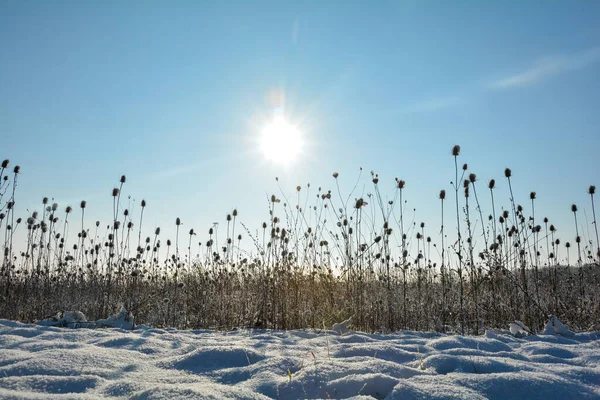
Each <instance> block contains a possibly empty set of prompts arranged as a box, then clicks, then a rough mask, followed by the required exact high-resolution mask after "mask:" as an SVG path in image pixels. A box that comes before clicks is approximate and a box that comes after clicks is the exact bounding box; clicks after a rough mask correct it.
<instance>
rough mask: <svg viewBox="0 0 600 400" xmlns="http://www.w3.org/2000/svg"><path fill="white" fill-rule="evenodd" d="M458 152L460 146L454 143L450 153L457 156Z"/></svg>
mask: <svg viewBox="0 0 600 400" xmlns="http://www.w3.org/2000/svg"><path fill="white" fill-rule="evenodd" d="M459 154H460V146H459V145H457V144H455V145H454V147H452V155H453V156H454V157H458V155H459Z"/></svg>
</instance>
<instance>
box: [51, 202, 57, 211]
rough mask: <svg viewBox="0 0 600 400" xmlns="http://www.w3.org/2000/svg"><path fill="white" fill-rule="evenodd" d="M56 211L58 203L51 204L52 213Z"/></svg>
mask: <svg viewBox="0 0 600 400" xmlns="http://www.w3.org/2000/svg"><path fill="white" fill-rule="evenodd" d="M56 210H58V203H53V204H52V211H56Z"/></svg>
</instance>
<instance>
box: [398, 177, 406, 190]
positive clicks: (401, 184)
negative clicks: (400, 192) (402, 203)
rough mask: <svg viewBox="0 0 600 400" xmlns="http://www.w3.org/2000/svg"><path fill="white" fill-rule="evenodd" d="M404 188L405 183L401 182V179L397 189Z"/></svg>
mask: <svg viewBox="0 0 600 400" xmlns="http://www.w3.org/2000/svg"><path fill="white" fill-rule="evenodd" d="M404 186H406V182H405V181H403V180H402V179H399V180H398V189H404Z"/></svg>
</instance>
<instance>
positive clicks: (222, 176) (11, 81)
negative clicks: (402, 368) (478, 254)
mask: <svg viewBox="0 0 600 400" xmlns="http://www.w3.org/2000/svg"><path fill="white" fill-rule="evenodd" d="M323 3H325V4H323ZM599 17H600V3H598V2H590V1H574V2H547V1H525V2H461V1H459V2H416V1H390V2H349V1H343V2H342V1H340V2H333V1H331V2H296V3H293V2H192V1H190V2H183V1H182V2H135V1H130V2H113V1H103V2H79V1H73V2H37V3H36V2H20V1H3V2H2V3H0V49H2V51H1V52H0V132H1V143H2V145H1V147H0V150H1V151H0V157H3V158H10V159H11V161H12V162H13V165H14V164H20V165H21V167H22V176H21V179H20V183H19V189H18V194H17V209H18V210H20V212H21V213H22V214H23V215H24V214H26V211H25V210H26V209H29V210H30V211H33V210H35V209H38V210H39V209H40V208H41V204H40V203H41V198H42V197H43V196H48V197H51V198H52V197H53V198H55V199H56V200H57V201H59V203H60V204H61V206H62V205H65V206H66V205H67V204H72V205H74V206H76V205H77V204H78V203H79V201H80V200H82V199H86V200H87V201H88V204H89V206H88V210H89V216H90V218H91V219H93V220H95V219H100V220H102V221H106V222H108V221H109V220H110V219H111V209H112V202H111V198H110V192H111V189H112V187H113V186H115V185H116V184H117V183H118V179H119V177H120V176H121V174H126V175H127V177H128V182H127V184H126V186H125V188H124V195H131V196H132V198H134V199H136V200H138V201H139V200H141V199H142V198H144V199H146V200H147V201H148V204H149V206H148V209H147V219H146V224H147V226H152V227H154V226H161V227H162V228H163V230H166V231H167V232H169V230H168V229H170V228H169V227H170V226H174V220H175V218H176V217H181V219H182V220H183V222H184V226H185V227H186V230H187V229H189V228H192V227H193V228H195V229H196V230H197V231H200V232H201V233H204V232H205V231H206V230H208V227H210V225H211V224H212V222H213V221H224V216H225V215H226V214H227V213H228V212H230V211H231V210H232V209H233V208H234V207H237V209H238V210H239V212H240V218H241V220H242V221H246V222H247V223H248V225H249V226H251V227H254V226H256V227H257V226H258V225H257V224H258V223H260V222H262V221H263V220H264V219H266V218H267V216H268V215H267V212H268V210H267V205H266V195H267V194H271V193H278V189H277V186H276V182H275V181H274V177H275V176H279V177H280V185H281V187H282V189H283V191H284V192H285V193H286V194H292V193H294V191H295V189H294V188H295V187H296V185H298V184H300V185H302V186H305V184H306V183H307V182H310V183H311V184H312V186H313V188H314V187H316V186H322V187H323V188H331V187H333V185H334V182H333V178H331V173H332V172H334V171H337V172H339V173H340V182H341V184H342V188H343V189H344V190H345V191H347V190H349V189H351V188H352V186H353V185H354V182H355V180H356V178H357V176H358V169H359V167H363V168H364V169H365V172H367V173H364V174H363V180H362V181H361V183H360V185H359V192H360V193H363V192H364V193H366V192H369V191H372V190H371V187H372V186H371V185H370V180H369V177H368V171H370V170H374V171H376V172H377V173H379V174H380V177H381V183H380V186H381V190H382V191H383V193H389V194H390V195H393V187H394V178H395V177H398V178H401V179H404V180H406V181H407V191H406V199H407V200H408V206H409V207H411V208H412V207H416V208H417V212H416V213H417V217H416V219H417V221H421V220H422V221H426V223H427V224H428V226H436V227H439V223H440V222H439V217H438V208H439V207H438V200H437V194H438V192H439V190H440V189H446V190H448V191H449V190H450V189H451V186H450V184H449V182H450V180H452V179H453V176H454V172H453V167H454V165H453V159H452V157H451V155H450V150H451V147H452V145H454V144H460V145H461V147H462V149H463V151H462V154H461V157H460V161H461V162H467V163H468V164H469V169H470V172H474V173H476V174H477V175H478V177H479V179H481V180H482V181H485V182H487V180H489V179H490V178H496V180H497V181H498V186H499V188H498V190H499V192H498V196H499V199H500V200H497V202H498V208H499V207H500V206H505V207H506V206H508V205H509V203H508V193H507V190H506V189H507V187H506V186H507V185H506V183H505V180H504V179H503V171H504V168H505V167H510V168H511V169H512V170H513V175H514V180H513V182H514V189H515V191H516V193H515V196H516V197H517V199H516V200H517V202H520V203H523V204H524V205H528V195H529V192H530V191H536V192H537V195H538V199H539V200H538V203H537V206H536V207H538V209H537V210H536V213H537V215H538V216H542V215H543V216H548V217H549V218H550V220H551V222H555V224H556V225H557V228H558V229H559V231H560V232H561V234H562V235H561V236H562V237H563V238H564V239H563V240H568V239H569V236H572V235H573V234H571V233H570V232H571V231H572V225H573V223H572V220H571V218H572V215H571V214H570V213H569V209H570V205H571V203H574V202H575V203H578V204H580V208H587V209H588V213H590V212H591V209H590V206H589V196H587V195H586V190H587V188H588V186H589V185H590V184H595V185H598V184H600V182H599V181H598V172H599V171H600V168H599V167H598V163H597V154H598V148H599V145H600V133H599V131H598V127H599V126H600V116H599V114H598V112H597V108H598V107H597V106H598V104H600V79H599V77H600V25H599V24H598V23H597V21H598V19H599ZM273 90H278V91H282V92H284V93H285V111H284V112H285V115H286V117H287V118H288V119H289V120H290V121H291V122H293V123H294V124H296V125H298V126H299V128H300V129H301V130H302V131H303V132H304V135H305V141H306V145H305V147H304V151H303V153H302V154H301V156H300V157H299V158H298V159H297V160H296V161H295V162H294V163H293V164H291V165H289V166H288V167H286V168H283V167H282V166H279V165H273V164H272V163H269V162H268V161H267V160H265V158H264V156H263V155H262V154H261V153H260V151H259V150H258V145H257V143H256V137H257V135H258V132H259V131H260V129H261V128H262V125H264V121H265V120H268V119H269V118H270V116H271V115H273V113H274V110H273V109H272V107H271V105H270V104H269V102H268V101H267V98H268V94H269V93H270V92H271V91H273ZM482 183H484V182H482ZM482 189H483V187H482ZM482 191H483V190H482ZM360 193H359V195H360ZM484 213H485V214H487V213H489V207H488V209H487V210H484ZM582 220H583V221H582V224H585V220H584V219H583V218H582ZM589 220H590V221H591V213H590V215H589ZM585 229H591V228H590V227H589V224H587V225H586V227H585ZM148 233H150V232H148ZM167 235H168V234H167ZM166 237H167V236H165V238H166ZM571 240H572V238H571Z"/></svg>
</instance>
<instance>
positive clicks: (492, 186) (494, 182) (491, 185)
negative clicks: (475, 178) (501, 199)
mask: <svg viewBox="0 0 600 400" xmlns="http://www.w3.org/2000/svg"><path fill="white" fill-rule="evenodd" d="M494 187H496V180H495V179H490V183H488V188H490V189H493V188H494Z"/></svg>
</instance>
